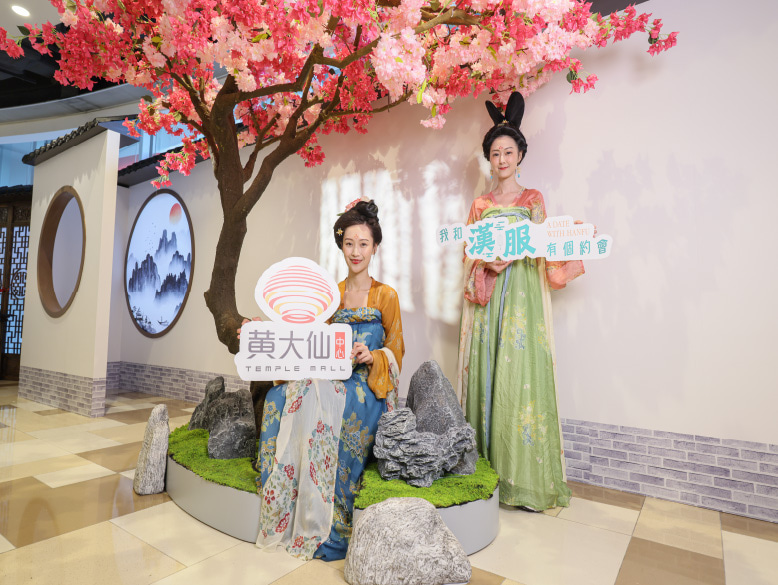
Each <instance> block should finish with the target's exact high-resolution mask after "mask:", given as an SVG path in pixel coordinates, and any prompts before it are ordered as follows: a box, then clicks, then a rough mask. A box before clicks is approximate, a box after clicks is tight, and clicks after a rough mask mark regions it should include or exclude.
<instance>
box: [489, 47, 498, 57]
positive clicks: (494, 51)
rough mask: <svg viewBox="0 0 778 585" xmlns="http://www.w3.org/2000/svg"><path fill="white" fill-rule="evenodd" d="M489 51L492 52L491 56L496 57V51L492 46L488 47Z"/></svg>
mask: <svg viewBox="0 0 778 585" xmlns="http://www.w3.org/2000/svg"><path fill="white" fill-rule="evenodd" d="M489 52H490V53H491V54H492V57H494V58H495V59H497V51H496V49H495V48H494V47H489Z"/></svg>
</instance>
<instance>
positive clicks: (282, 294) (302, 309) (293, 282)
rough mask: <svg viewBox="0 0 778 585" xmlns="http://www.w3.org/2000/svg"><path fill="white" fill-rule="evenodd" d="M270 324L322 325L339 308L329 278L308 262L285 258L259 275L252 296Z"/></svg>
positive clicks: (332, 283) (319, 267)
mask: <svg viewBox="0 0 778 585" xmlns="http://www.w3.org/2000/svg"><path fill="white" fill-rule="evenodd" d="M254 297H255V298H256V301H257V304H258V305H259V307H260V309H262V312H264V313H265V315H267V317H269V318H270V319H271V320H273V321H276V322H284V323H290V324H301V323H317V322H318V323H322V322H324V321H326V320H327V319H329V318H330V316H331V315H332V314H333V313H334V312H335V311H336V309H337V308H338V305H340V290H339V289H338V285H337V283H336V282H335V281H334V280H333V278H332V277H331V276H330V275H329V274H328V273H327V272H326V271H325V270H324V269H322V268H321V266H319V265H318V264H316V263H315V262H313V261H312V260H309V259H307V258H298V257H292V258H286V259H284V260H282V261H281V262H277V263H276V264H273V265H272V266H271V267H270V268H268V269H267V270H265V272H263V273H262V276H261V277H260V278H259V281H258V282H257V288H256V290H255V292H254Z"/></svg>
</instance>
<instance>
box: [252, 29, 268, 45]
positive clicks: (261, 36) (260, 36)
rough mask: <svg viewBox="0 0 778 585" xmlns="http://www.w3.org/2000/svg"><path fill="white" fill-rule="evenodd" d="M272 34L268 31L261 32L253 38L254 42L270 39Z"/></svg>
mask: <svg viewBox="0 0 778 585" xmlns="http://www.w3.org/2000/svg"><path fill="white" fill-rule="evenodd" d="M269 38H270V35H269V34H267V33H266V32H263V33H259V34H258V35H257V36H255V37H254V38H253V39H251V42H252V43H258V42H259V41H264V40H266V39H269Z"/></svg>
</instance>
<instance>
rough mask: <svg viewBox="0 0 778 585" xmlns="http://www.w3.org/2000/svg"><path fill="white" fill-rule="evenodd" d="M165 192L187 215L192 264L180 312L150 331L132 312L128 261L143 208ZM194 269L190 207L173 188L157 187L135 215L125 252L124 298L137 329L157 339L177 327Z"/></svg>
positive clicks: (193, 239) (193, 241) (190, 286)
mask: <svg viewBox="0 0 778 585" xmlns="http://www.w3.org/2000/svg"><path fill="white" fill-rule="evenodd" d="M163 194H167V195H171V196H172V197H173V198H174V199H175V200H176V201H177V202H178V203H179V204H180V205H181V209H182V210H183V212H184V217H186V223H187V225H188V226H189V237H190V238H191V243H192V264H191V268H190V269H189V283H188V286H187V288H186V294H185V295H184V300H183V301H181V308H180V309H179V310H178V314H177V315H176V316H175V317H174V318H173V320H172V321H171V322H170V324H169V325H168V326H167V327H165V328H164V329H163V330H162V331H160V332H159V333H149V332H148V331H146V330H145V329H144V328H143V327H141V326H140V325H138V322H137V321H136V320H135V315H133V313H132V305H130V292H129V291H128V290H127V261H128V260H129V259H130V242H132V236H133V235H134V234H135V227H136V226H137V225H138V220H139V219H140V216H141V215H142V214H143V210H144V209H146V206H147V205H148V204H149V203H150V202H151V201H152V200H153V199H154V198H155V197H157V196H158V195H163ZM194 271H195V234H194V228H193V227H192V218H191V216H190V215H189V209H188V208H187V207H186V204H185V203H184V200H183V199H181V196H180V195H179V194H178V193H176V192H175V191H173V190H172V189H157V190H156V191H154V192H153V193H152V194H151V195H149V196H148V197H147V198H146V200H145V201H144V202H143V205H141V206H140V209H139V210H138V213H137V214H136V215H135V221H133V222H132V228H131V229H130V235H129V236H128V237H127V250H126V252H125V253H124V272H123V273H122V279H123V284H122V286H123V288H124V300H125V302H126V303H127V313H129V315H130V321H132V324H133V325H134V326H135V329H137V330H138V331H139V332H140V333H141V334H142V335H144V336H145V337H149V338H151V339H156V338H157V337H162V336H163V335H167V334H168V333H169V332H170V330H171V329H173V327H175V325H176V323H178V320H179V319H180V318H181V315H182V314H183V313H184V309H186V302H187V301H188V300H189V293H190V292H192V282H193V279H194Z"/></svg>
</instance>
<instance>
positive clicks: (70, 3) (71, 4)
mask: <svg viewBox="0 0 778 585" xmlns="http://www.w3.org/2000/svg"><path fill="white" fill-rule="evenodd" d="M65 7H66V8H67V9H68V11H69V12H75V11H76V3H75V1H74V0H68V1H67V4H65Z"/></svg>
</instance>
